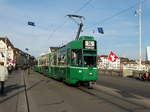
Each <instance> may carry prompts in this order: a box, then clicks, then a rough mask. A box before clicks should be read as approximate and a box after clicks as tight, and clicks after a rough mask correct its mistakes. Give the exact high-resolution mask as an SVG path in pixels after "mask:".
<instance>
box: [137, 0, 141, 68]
mask: <svg viewBox="0 0 150 112" xmlns="http://www.w3.org/2000/svg"><path fill="white" fill-rule="evenodd" d="M135 13H136V14H138V17H139V69H141V63H142V51H141V50H142V48H141V47H142V43H141V38H142V4H141V0H139V9H138V10H136V12H135Z"/></svg>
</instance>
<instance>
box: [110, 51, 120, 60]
mask: <svg viewBox="0 0 150 112" xmlns="http://www.w3.org/2000/svg"><path fill="white" fill-rule="evenodd" d="M107 59H108V60H110V61H112V62H115V61H116V60H117V59H118V56H117V55H116V54H115V53H113V52H112V51H110V52H109V56H108V58H107Z"/></svg>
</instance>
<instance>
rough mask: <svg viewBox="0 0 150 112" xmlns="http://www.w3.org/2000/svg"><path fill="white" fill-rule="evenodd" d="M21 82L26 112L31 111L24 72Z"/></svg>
mask: <svg viewBox="0 0 150 112" xmlns="http://www.w3.org/2000/svg"><path fill="white" fill-rule="evenodd" d="M22 75H23V83H24V87H25V88H24V91H25V100H26V106H27V112H31V111H30V106H29V99H28V93H27V85H26V79H25V76H24V75H25V74H24V73H23V74H22Z"/></svg>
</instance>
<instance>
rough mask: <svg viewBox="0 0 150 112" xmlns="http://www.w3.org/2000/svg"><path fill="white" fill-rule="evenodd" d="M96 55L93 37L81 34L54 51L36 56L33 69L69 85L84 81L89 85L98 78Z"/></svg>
mask: <svg viewBox="0 0 150 112" xmlns="http://www.w3.org/2000/svg"><path fill="white" fill-rule="evenodd" d="M96 57H97V44H96V40H94V37H91V36H81V37H80V38H79V39H78V40H73V41H71V42H69V43H68V44H66V45H65V46H63V47H59V48H58V49H57V50H56V51H55V52H52V53H48V54H45V55H42V56H40V57H38V58H37V65H36V66H34V70H35V71H37V72H40V73H42V74H44V75H46V76H48V77H51V78H54V79H57V80H63V81H64V82H66V83H68V84H71V85H72V84H73V85H74V84H81V83H85V84H86V85H88V86H89V87H91V86H92V85H93V84H95V82H96V80H97V79H98V76H97V74H98V71H97V63H96Z"/></svg>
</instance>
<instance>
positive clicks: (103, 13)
mask: <svg viewBox="0 0 150 112" xmlns="http://www.w3.org/2000/svg"><path fill="white" fill-rule="evenodd" d="M88 1H89V0H0V26H1V27H0V37H4V36H7V37H9V39H10V40H11V41H12V43H13V44H14V46H16V47H17V48H20V49H21V50H23V51H24V50H25V48H29V49H30V50H29V53H31V54H32V55H34V56H38V55H39V54H40V53H42V52H46V51H47V50H48V47H49V46H61V45H62V44H65V43H67V42H69V41H71V40H73V39H74V38H75V35H76V31H77V25H76V24H75V23H74V22H73V21H71V20H70V19H68V18H67V17H66V15H67V14H79V15H82V16H84V17H85V21H84V27H83V32H82V34H81V35H92V36H94V37H95V38H96V40H97V41H98V54H99V55H102V54H108V52H109V51H110V50H112V51H114V52H115V53H116V54H117V55H118V56H123V57H128V58H132V59H136V58H138V56H139V38H138V16H135V15H134V12H135V10H136V9H137V8H138V5H135V7H133V8H131V9H129V10H128V11H125V12H123V13H121V14H120V15H117V16H115V17H113V18H111V19H108V20H107V21H103V20H105V19H106V18H108V17H111V16H113V15H114V14H117V13H118V12H120V11H122V10H124V9H127V8H129V7H131V6H133V5H134V4H136V3H137V2H138V1H139V0H113V1H110V0H91V1H90V2H89V4H88V5H86V6H85V7H83V6H84V4H86V3H87V2H88ZM82 7H83V8H82ZM142 7H143V8H142V10H143V14H142V15H143V16H142V56H143V59H145V51H146V46H150V38H149V31H148V30H149V26H150V22H149V20H150V0H145V2H144V3H143V5H142ZM79 9H80V10H79ZM28 21H34V22H35V24H36V27H32V26H28V25H27V22H28ZM59 27H60V28H59ZM97 27H103V28H104V32H105V34H104V35H101V34H98V33H97ZM56 29H57V30H56ZM93 30H94V31H95V33H93Z"/></svg>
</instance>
